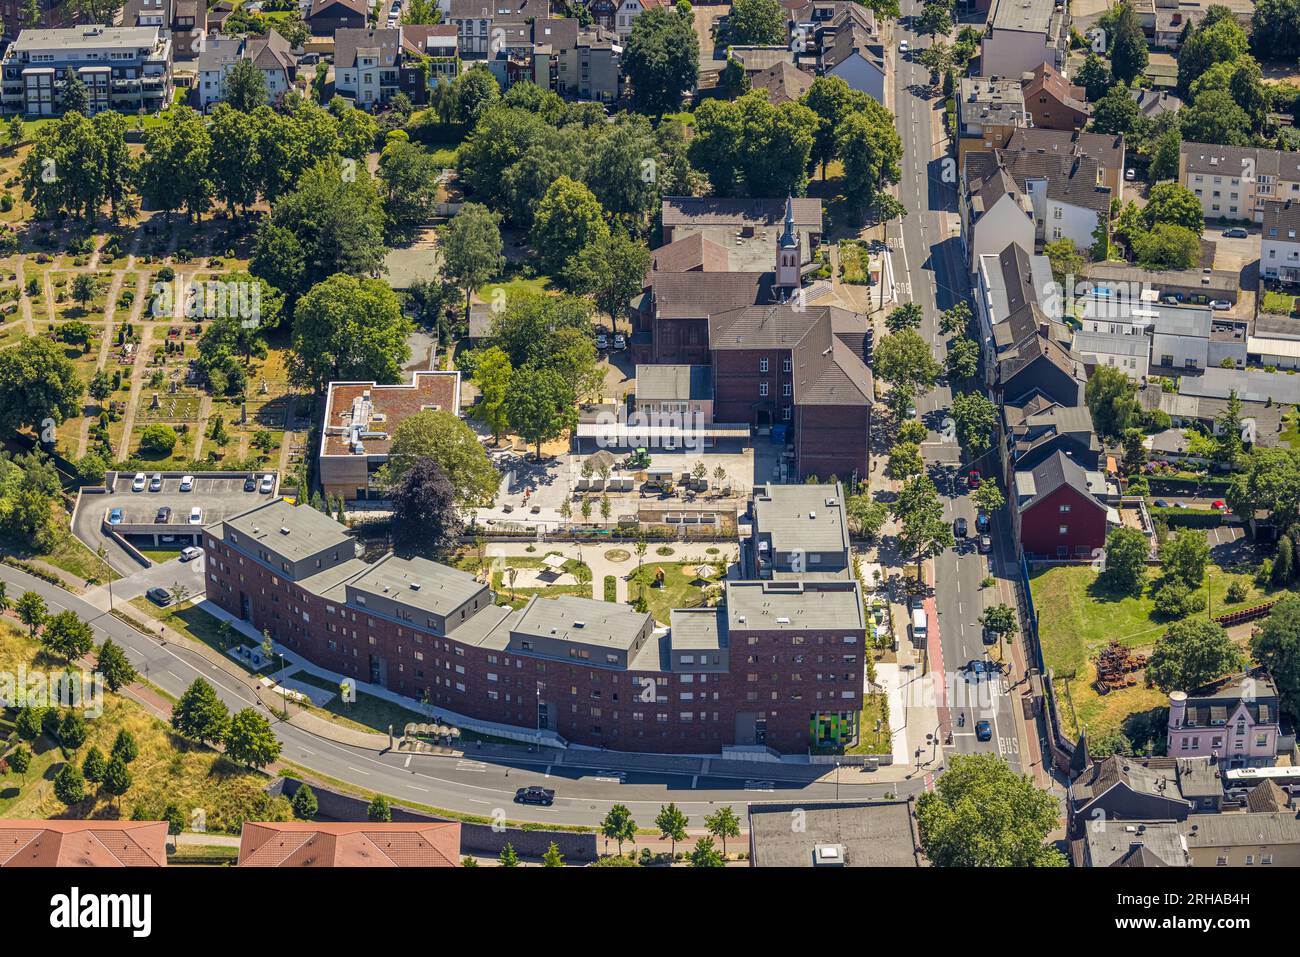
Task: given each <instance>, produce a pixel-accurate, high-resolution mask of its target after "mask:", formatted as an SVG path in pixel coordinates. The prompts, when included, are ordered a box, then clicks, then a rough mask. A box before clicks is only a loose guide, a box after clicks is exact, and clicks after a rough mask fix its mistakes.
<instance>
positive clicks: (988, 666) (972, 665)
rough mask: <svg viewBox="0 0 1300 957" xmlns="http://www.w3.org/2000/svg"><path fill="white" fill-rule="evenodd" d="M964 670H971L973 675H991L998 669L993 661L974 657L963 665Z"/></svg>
mask: <svg viewBox="0 0 1300 957" xmlns="http://www.w3.org/2000/svg"><path fill="white" fill-rule="evenodd" d="M961 670H962V671H969V672H970V673H971V674H973V675H991V674H993V672H995V671H997V666H996V665H994V664H993V662H991V661H982V660H981V659H979V658H972V659H971V660H970V661H968V662H966V664H965V665H963V666H962V669H961Z"/></svg>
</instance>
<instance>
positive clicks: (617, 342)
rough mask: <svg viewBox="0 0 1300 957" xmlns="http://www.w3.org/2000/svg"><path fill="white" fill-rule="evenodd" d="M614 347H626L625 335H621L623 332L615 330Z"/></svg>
mask: <svg viewBox="0 0 1300 957" xmlns="http://www.w3.org/2000/svg"><path fill="white" fill-rule="evenodd" d="M614 348H615V349H626V348H627V336H625V335H623V333H621V332H616V333H614Z"/></svg>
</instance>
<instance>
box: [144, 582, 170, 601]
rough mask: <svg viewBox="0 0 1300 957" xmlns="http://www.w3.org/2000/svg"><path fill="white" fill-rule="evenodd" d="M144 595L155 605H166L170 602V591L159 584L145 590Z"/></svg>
mask: <svg viewBox="0 0 1300 957" xmlns="http://www.w3.org/2000/svg"><path fill="white" fill-rule="evenodd" d="M145 595H146V596H147V597H148V599H149V600H150V601H151V602H153V603H154V604H155V605H163V606H167V605H170V604H171V603H172V595H171V592H169V591H168V590H167V589H166V588H163V587H162V586H160V585H155V586H154V587H153V588H150V589H149V590H148V591H147V592H145Z"/></svg>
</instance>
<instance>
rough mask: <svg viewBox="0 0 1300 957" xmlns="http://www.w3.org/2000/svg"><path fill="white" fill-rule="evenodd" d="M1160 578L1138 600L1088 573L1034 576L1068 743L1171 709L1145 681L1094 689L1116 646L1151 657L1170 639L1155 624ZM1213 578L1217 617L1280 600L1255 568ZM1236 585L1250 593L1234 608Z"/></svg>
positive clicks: (1217, 572) (1046, 655) (1060, 569)
mask: <svg viewBox="0 0 1300 957" xmlns="http://www.w3.org/2000/svg"><path fill="white" fill-rule="evenodd" d="M1159 576H1160V570H1159V568H1151V569H1149V570H1148V581H1149V584H1148V586H1147V588H1145V589H1144V590H1143V593H1142V595H1141V596H1138V597H1134V596H1130V595H1116V594H1113V593H1111V592H1109V591H1107V590H1106V589H1105V588H1104V587H1102V586H1101V585H1100V584H1098V582H1097V573H1096V572H1095V571H1094V570H1093V569H1092V568H1091V567H1090V566H1086V565H1085V566H1074V565H1071V566H1057V567H1052V568H1047V569H1042V570H1039V571H1037V572H1035V573H1033V574H1032V575H1031V578H1030V586H1031V588H1032V589H1033V595H1034V606H1035V609H1036V611H1037V613H1038V630H1039V640H1040V642H1041V644H1042V648H1043V659H1044V663H1045V664H1046V665H1047V667H1048V669H1049V670H1050V671H1051V672H1052V673H1053V676H1054V679H1055V681H1054V690H1055V692H1056V705H1057V714H1058V715H1059V716H1060V720H1061V725H1062V728H1061V730H1062V732H1063V733H1064V734H1065V735H1066V736H1067V737H1073V736H1076V735H1077V734H1078V733H1079V731H1080V730H1081V729H1083V728H1085V727H1086V728H1087V730H1088V734H1089V735H1090V736H1092V737H1093V738H1102V737H1105V736H1107V735H1109V734H1111V733H1114V732H1116V731H1119V730H1120V729H1121V728H1123V727H1124V725H1125V722H1126V721H1129V720H1130V719H1131V718H1133V717H1135V716H1139V715H1142V714H1145V713H1149V712H1150V711H1151V710H1152V709H1155V708H1158V707H1161V706H1163V705H1165V704H1167V697H1166V696H1165V694H1164V693H1163V692H1160V691H1157V690H1156V689H1154V688H1147V687H1145V686H1144V685H1143V684H1142V683H1141V681H1140V680H1139V683H1138V684H1137V685H1136V686H1134V687H1131V688H1123V689H1119V690H1113V691H1109V692H1107V693H1106V694H1105V695H1099V694H1098V693H1097V691H1096V689H1095V688H1094V686H1093V682H1094V681H1095V680H1096V677H1097V673H1096V668H1095V666H1094V664H1093V662H1092V660H1091V659H1092V657H1093V656H1094V655H1095V654H1096V653H1097V651H1098V650H1099V649H1100V648H1102V647H1103V646H1105V645H1106V644H1108V643H1109V642H1110V641H1112V640H1115V641H1121V642H1123V643H1124V644H1126V645H1128V646H1129V647H1131V648H1133V649H1135V650H1138V651H1142V652H1149V651H1150V649H1151V648H1152V646H1154V644H1155V642H1156V640H1157V639H1158V638H1159V637H1160V636H1161V635H1162V634H1164V632H1165V630H1166V629H1167V628H1168V627H1169V623H1168V622H1164V621H1159V620H1157V619H1156V618H1155V617H1154V616H1153V611H1154V606H1155V602H1154V599H1153V598H1152V585H1153V583H1154V582H1155V581H1156V580H1157V579H1158V578H1159ZM1206 577H1207V579H1208V584H1209V594H1210V602H1211V604H1210V608H1209V609H1208V612H1209V614H1212V615H1220V614H1225V613H1227V612H1228V611H1231V610H1234V609H1242V608H1249V607H1250V606H1251V605H1256V604H1260V603H1261V602H1265V601H1269V600H1271V599H1273V598H1274V597H1276V595H1277V590H1276V589H1261V588H1260V587H1258V586H1257V585H1256V584H1255V581H1254V569H1253V568H1251V569H1243V570H1242V571H1240V572H1228V571H1225V570H1223V569H1222V568H1219V567H1218V566H1216V565H1211V566H1210V568H1209V571H1208V572H1207V575H1206ZM1237 581H1239V582H1242V583H1244V584H1245V585H1246V588H1247V595H1246V600H1245V601H1243V602H1239V603H1236V604H1229V603H1228V601H1227V590H1228V586H1229V585H1231V584H1232V583H1233V582H1237ZM1198 614H1206V612H1199V613H1198Z"/></svg>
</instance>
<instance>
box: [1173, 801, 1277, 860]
mask: <svg viewBox="0 0 1300 957" xmlns="http://www.w3.org/2000/svg"><path fill="white" fill-rule="evenodd" d="M1182 830H1183V834H1184V836H1185V838H1186V841H1187V852H1188V854H1189V855H1190V857H1191V859H1192V863H1191V866H1192V867H1252V866H1261V867H1267V866H1270V865H1272V866H1276V867H1296V866H1300V817H1297V815H1296V812H1295V811H1292V810H1286V811H1273V812H1252V813H1247V814H1207V815H1197V816H1196V817H1195V818H1191V819H1189V820H1188V821H1187V822H1185V823H1184V825H1183V827H1182Z"/></svg>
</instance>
